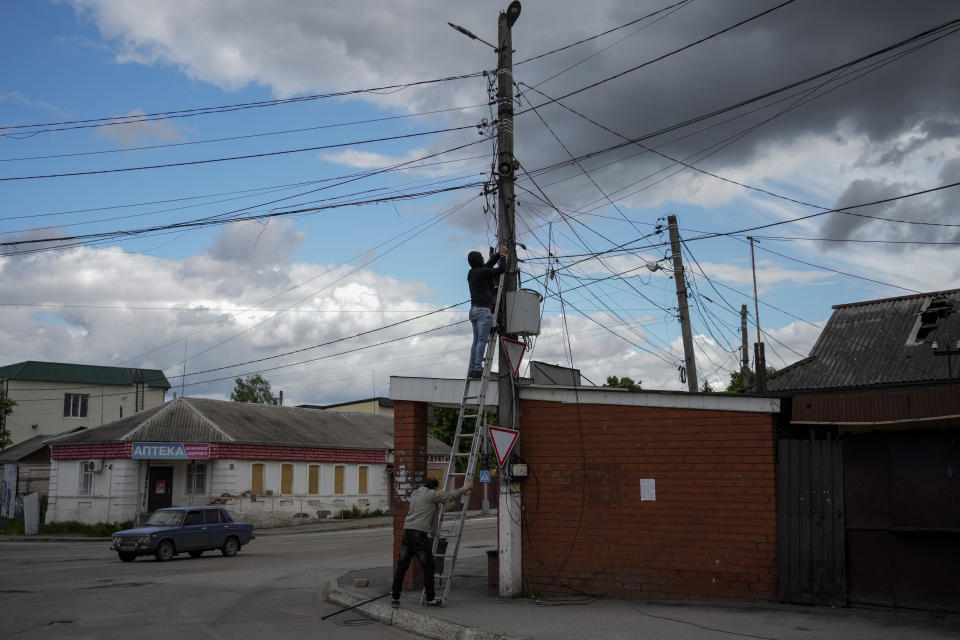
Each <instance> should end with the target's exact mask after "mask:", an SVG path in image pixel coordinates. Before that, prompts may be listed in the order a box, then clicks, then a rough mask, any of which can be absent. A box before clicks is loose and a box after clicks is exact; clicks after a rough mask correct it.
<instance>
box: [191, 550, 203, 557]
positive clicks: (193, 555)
mask: <svg viewBox="0 0 960 640" xmlns="http://www.w3.org/2000/svg"><path fill="white" fill-rule="evenodd" d="M202 555H203V551H191V552H190V557H191V558H199V557H200V556H202Z"/></svg>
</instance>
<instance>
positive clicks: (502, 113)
mask: <svg viewBox="0 0 960 640" xmlns="http://www.w3.org/2000/svg"><path fill="white" fill-rule="evenodd" d="M519 17H520V3H519V2H517V1H516V0H514V1H513V2H511V3H510V5H509V6H508V7H507V10H506V11H505V12H503V13H501V14H500V15H499V17H498V19H497V45H498V46H497V194H498V196H497V240H498V244H500V245H504V244H505V245H507V258H506V260H507V273H506V277H505V278H504V284H503V286H504V287H505V289H504V291H503V292H502V293H501V295H502V296H503V300H504V302H505V303H506V301H507V296H508V295H509V294H510V293H511V292H513V291H516V290H517V276H518V270H517V244H516V242H517V238H516V228H517V226H516V218H515V215H516V208H515V205H516V202H515V198H514V192H513V188H514V181H515V180H516V177H515V175H514V172H515V171H516V169H517V167H518V166H519V164H518V163H517V161H516V159H515V158H514V156H513V34H512V28H513V24H514V23H515V22H516V21H517V18H519ZM506 309H507V305H506V304H501V305H500V318H499V322H498V324H499V326H500V327H502V328H503V329H504V330H506V318H507V311H506ZM505 335H506V337H508V338H514V339H515V338H516V337H517V336H516V335H511V334H505ZM498 351H499V359H498V360H497V362H498V367H499V375H498V379H497V390H498V391H499V394H500V396H499V405H498V407H497V423H498V424H499V425H500V426H501V427H506V428H508V429H515V428H517V420H516V398H515V397H514V385H513V377H512V376H513V374H512V372H511V370H510V363H509V361H508V360H507V355H506V353H504V351H503V349H499V350H498ZM500 472H501V473H500V479H499V480H500V490H499V495H498V499H497V521H498V531H499V542H500V545H499V547H500V549H499V552H500V558H499V560H500V562H499V571H500V576H499V578H500V579H499V595H500V597H501V598H511V597H516V596H519V595H520V592H521V589H522V586H523V572H522V569H523V567H522V557H523V556H522V555H521V551H522V541H521V537H520V535H521V531H520V518H521V514H520V485H519V484H518V483H516V482H512V481H511V479H510V463H509V460H507V461H506V464H504V468H502V469H501V470H500Z"/></svg>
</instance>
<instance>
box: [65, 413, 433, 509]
mask: <svg viewBox="0 0 960 640" xmlns="http://www.w3.org/2000/svg"><path fill="white" fill-rule="evenodd" d="M214 420H216V421H214ZM311 422H312V423H314V424H313V426H310V423H311ZM201 423H205V424H201ZM237 423H243V424H242V426H237ZM131 427H132V428H131ZM258 427H259V428H258ZM392 430H393V421H392V419H391V418H390V416H379V415H373V414H359V413H353V414H349V413H333V412H330V413H328V412H324V411H316V410H312V409H297V408H285V407H267V406H263V405H250V404H242V403H227V402H220V401H215V400H200V399H184V398H179V399H177V400H174V401H171V402H169V403H167V404H166V405H164V407H161V408H160V409H159V410H154V411H148V412H143V416H142V418H141V419H139V420H137V419H131V420H124V421H118V423H115V424H113V425H105V426H104V427H100V428H98V429H91V430H88V431H85V432H82V433H79V434H72V435H70V436H66V437H64V438H59V439H57V440H55V441H52V442H50V445H51V449H52V454H51V457H52V462H51V468H50V487H49V503H48V509H47V514H46V522H55V521H71V520H73V521H79V522H86V523H96V522H126V521H133V522H137V521H139V520H141V519H142V518H143V517H144V516H145V515H146V514H147V513H149V512H152V511H154V510H155V509H158V508H161V507H167V506H186V505H192V504H220V505H223V506H225V507H226V508H227V509H228V510H229V511H230V512H231V514H233V516H234V518H236V519H238V520H242V521H246V522H252V523H253V524H254V525H255V526H258V527H270V526H281V525H287V524H293V523H302V522H309V521H313V520H317V519H323V518H329V517H339V516H342V515H343V514H342V512H344V511H347V512H351V511H360V512H375V511H377V510H381V511H383V512H387V511H388V510H389V508H390V496H389V487H390V474H391V471H392V463H393V452H392ZM98 432H99V433H98ZM121 432H123V433H121ZM202 432H206V433H205V435H207V436H213V437H207V438H204V439H203V440H205V441H199V440H200V438H198V437H196V436H198V435H200V434H201V433H202ZM265 434H269V436H270V439H271V440H273V441H275V442H276V444H267V443H265V442H263V435H265ZM159 435H165V436H166V437H170V438H171V439H163V440H161V439H160V438H158V437H156V436H159ZM177 435H179V436H180V438H178V439H173V438H172V436H177ZM140 436H153V437H151V438H150V439H149V440H147V439H141V438H140ZM186 436H190V439H189V440H188V439H187V438H186ZM387 436H389V441H387V440H386V437H387ZM117 437H119V438H120V441H117V440H113V439H114V438H117ZM254 438H256V439H258V440H260V441H259V442H250V441H247V442H244V441H243V440H245V439H248V440H253V439H254ZM107 440H113V441H107ZM351 441H352V442H351ZM281 442H283V443H284V444H280V443H281ZM349 444H353V445H354V446H345V445H349ZM444 451H445V449H444V445H443V444H442V443H439V441H436V442H434V443H432V445H431V452H430V453H431V456H430V458H431V460H432V461H433V462H434V463H435V464H438V465H439V464H445V462H446V459H447V455H446V453H444Z"/></svg>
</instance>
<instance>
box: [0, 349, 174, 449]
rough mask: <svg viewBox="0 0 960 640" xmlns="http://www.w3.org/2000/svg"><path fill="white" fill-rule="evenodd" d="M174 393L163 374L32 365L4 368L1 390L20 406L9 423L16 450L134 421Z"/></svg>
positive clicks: (31, 362) (0, 372) (152, 370)
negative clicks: (53, 436)
mask: <svg viewBox="0 0 960 640" xmlns="http://www.w3.org/2000/svg"><path fill="white" fill-rule="evenodd" d="M169 388H170V383H169V382H168V381H167V378H166V376H165V375H164V374H163V371H160V370H159V369H131V368H127V367H102V366H97V365H88V364H67V363H61V362H36V361H33V360H28V361H26V362H18V363H16V364H10V365H7V366H4V367H0V390H2V391H3V393H4V394H6V396H7V397H8V398H9V399H11V400H13V401H15V402H16V403H17V404H16V406H15V407H14V408H13V413H11V414H10V415H9V416H7V417H6V422H5V425H6V428H7V431H8V432H9V434H10V437H11V438H12V440H13V444H18V443H20V442H24V441H25V440H30V439H31V438H33V437H35V436H37V435H39V434H41V433H61V432H63V431H71V430H74V429H77V428H79V427H87V428H89V427H96V426H99V425H102V424H105V423H107V422H112V421H114V420H118V419H121V418H125V417H127V416H131V415H133V414H134V413H136V412H138V411H143V410H144V409H149V408H150V407H155V406H157V405H159V404H161V403H162V402H163V401H164V400H165V398H166V393H167V389H169Z"/></svg>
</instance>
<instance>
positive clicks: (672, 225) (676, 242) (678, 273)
mask: <svg viewBox="0 0 960 640" xmlns="http://www.w3.org/2000/svg"><path fill="white" fill-rule="evenodd" d="M667 228H668V229H669V231H670V253H672V254H673V280H674V282H675V283H676V285H677V306H678V307H679V309H680V331H681V332H682V333H683V357H684V360H685V361H686V364H685V366H686V368H687V389H688V390H689V391H690V392H692V393H695V392H696V391H698V387H697V356H696V354H695V353H694V352H693V333H692V332H691V330H690V309H689V307H688V304H687V280H686V278H685V277H684V275H683V256H682V255H681V253H680V232H679V231H678V230H677V216H667Z"/></svg>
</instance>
